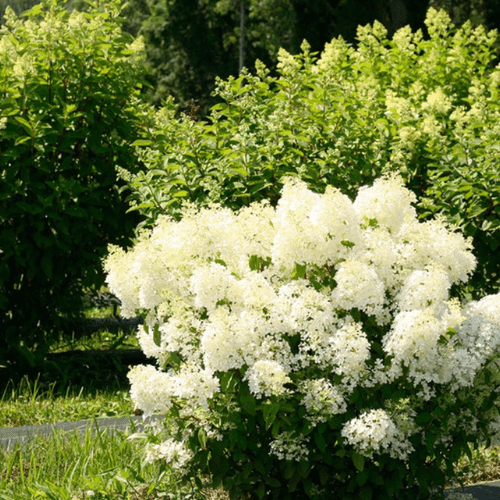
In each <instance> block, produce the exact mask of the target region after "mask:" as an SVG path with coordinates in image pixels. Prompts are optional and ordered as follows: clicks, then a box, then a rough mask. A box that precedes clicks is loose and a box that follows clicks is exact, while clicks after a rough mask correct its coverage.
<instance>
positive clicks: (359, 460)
mask: <svg viewBox="0 0 500 500" xmlns="http://www.w3.org/2000/svg"><path fill="white" fill-rule="evenodd" d="M352 462H353V463H354V467H356V469H358V471H359V472H363V470H364V469H365V457H364V456H363V455H360V454H359V453H356V452H353V454H352Z"/></svg>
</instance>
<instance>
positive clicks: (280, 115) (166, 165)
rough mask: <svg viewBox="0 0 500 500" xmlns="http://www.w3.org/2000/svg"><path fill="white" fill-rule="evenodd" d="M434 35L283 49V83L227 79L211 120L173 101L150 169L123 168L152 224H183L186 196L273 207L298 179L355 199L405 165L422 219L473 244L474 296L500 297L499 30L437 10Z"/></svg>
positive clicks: (366, 32) (260, 76)
mask: <svg viewBox="0 0 500 500" xmlns="http://www.w3.org/2000/svg"><path fill="white" fill-rule="evenodd" d="M426 26H427V31H428V34H429V37H428V38H424V37H423V35H422V33H421V32H420V31H418V32H416V33H412V31H411V29H410V28H409V27H406V28H403V29H401V30H399V31H398V32H397V33H396V34H394V36H393V38H392V40H389V39H388V37H387V31H386V29H385V28H384V27H383V26H382V25H381V24H380V23H377V22H376V23H375V24H374V25H373V26H366V27H360V28H359V29H358V45H357V47H356V48H353V47H351V46H350V45H349V44H348V43H346V42H345V41H344V40H343V39H342V38H338V39H334V40H333V41H332V42H331V43H330V44H327V46H326V47H325V50H324V51H323V53H322V54H321V55H320V56H318V55H317V54H314V53H311V52H310V51H309V48H308V46H307V44H306V43H304V45H303V52H302V53H301V54H299V55H297V56H292V55H290V54H288V53H286V52H285V51H281V52H280V56H279V63H278V73H279V74H278V76H277V77H272V76H270V72H269V71H268V69H267V68H265V67H264V66H263V65H262V64H257V66H256V72H255V74H250V73H248V72H247V73H246V74H243V75H241V76H240V77H239V78H230V79H228V80H224V81H222V80H219V82H218V87H217V91H216V94H217V96H218V97H219V98H220V99H221V100H222V102H221V103H220V104H217V105H215V106H214V107H213V108H212V110H211V113H210V115H209V117H208V119H207V121H199V120H198V121H197V117H196V116H193V115H191V116H188V115H182V116H180V117H176V115H175V105H174V104H173V102H172V101H170V102H169V103H167V105H166V106H165V107H164V109H162V110H160V111H159V112H158V115H157V128H156V129H155V133H154V135H153V134H151V135H146V136H144V137H143V141H142V148H141V152H140V154H141V157H142V159H143V160H144V162H145V164H146V166H147V168H146V169H145V170H143V171H141V172H139V173H137V174H131V173H126V172H122V175H123V177H124V178H126V179H127V181H128V183H129V187H130V188H131V197H130V198H131V202H132V204H133V205H134V207H133V208H134V209H136V210H139V211H140V212H141V214H143V215H144V216H145V217H146V218H147V219H148V220H149V222H150V223H151V222H153V221H154V220H155V219H156V218H157V217H158V215H159V214H162V213H167V214H170V215H173V216H174V217H178V216H179V213H180V212H179V211H180V207H181V205H182V200H190V201H192V202H195V203H197V204H198V205H200V206H205V205H207V204H209V203H211V202H220V203H222V204H224V205H226V206H229V207H231V208H239V207H242V206H245V205H248V204H249V203H250V202H252V201H257V200H262V199H268V200H270V201H271V203H273V204H275V203H276V202H277V200H278V198H279V192H280V189H281V187H282V179H283V178H284V177H285V176H289V175H295V176H299V177H300V178H301V179H303V180H305V181H306V182H307V183H308V185H309V186H310V187H311V189H312V190H314V191H317V192H323V191H324V189H325V188H326V186H327V185H332V186H335V187H338V188H340V189H341V190H342V191H343V192H345V193H348V194H350V195H354V193H355V192H356V189H357V188H358V187H359V186H360V185H363V184H369V183H371V182H372V181H373V179H375V178H376V177H377V176H378V175H379V174H380V173H382V172H386V171H399V172H401V174H402V175H403V177H404V179H405V181H406V184H407V186H408V187H410V188H411V189H412V190H413V191H414V192H415V193H416V194H417V196H418V198H419V206H418V211H419V213H420V215H421V216H423V217H428V216H434V215H438V214H441V215H442V216H444V217H445V218H446V219H448V220H449V221H450V222H452V223H454V224H456V225H458V226H459V227H460V228H461V229H462V230H463V231H464V234H465V235H466V236H470V237H472V238H473V244H474V247H475V254H476V256H477V257H478V261H479V265H478V267H477V270H476V272H475V274H474V276H473V278H472V280H471V281H470V286H469V292H471V291H474V293H477V294H478V295H480V294H482V293H484V292H492V291H495V290H497V289H498V269H499V265H500V252H498V248H499V246H500V182H499V177H498V175H497V173H496V172H497V161H498V160H497V158H498V151H499V148H500V125H499V124H500V111H499V105H498V86H499V82H500V68H499V67H495V65H494V61H495V60H496V57H497V49H498V43H497V34H496V32H494V31H492V32H489V33H487V32H485V30H484V28H483V27H478V28H475V29H473V28H472V27H471V24H470V23H465V24H464V25H463V26H462V27H461V28H459V29H456V28H455V27H454V26H453V24H452V23H451V21H450V19H449V17H448V15H447V14H446V13H444V11H439V12H438V11H436V10H434V9H430V10H429V11H428V14H427V18H426Z"/></svg>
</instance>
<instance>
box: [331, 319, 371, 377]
mask: <svg viewBox="0 0 500 500" xmlns="http://www.w3.org/2000/svg"><path fill="white" fill-rule="evenodd" d="M330 349H331V354H330V356H331V361H330V363H331V366H332V367H333V370H334V372H335V373H338V374H340V375H343V376H344V377H345V378H346V380H345V382H344V383H345V384H346V385H349V386H351V385H352V386H353V385H355V384H356V383H357V382H358V381H359V380H360V379H361V378H362V377H363V376H364V374H365V373H366V361H367V360H368V359H369V358H370V342H369V340H368V338H367V336H366V333H365V332H363V329H362V326H361V325H360V324H359V323H355V322H348V323H346V325H344V326H343V327H342V328H340V329H339V330H337V332H335V334H334V335H332V336H331V337H330Z"/></svg>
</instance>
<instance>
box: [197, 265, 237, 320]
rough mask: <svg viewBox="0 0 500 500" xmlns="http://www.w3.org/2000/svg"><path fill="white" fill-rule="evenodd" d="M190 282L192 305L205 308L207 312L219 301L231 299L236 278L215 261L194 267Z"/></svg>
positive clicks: (212, 309) (214, 307) (211, 310)
mask: <svg viewBox="0 0 500 500" xmlns="http://www.w3.org/2000/svg"><path fill="white" fill-rule="evenodd" d="M190 283H191V292H192V293H193V295H194V306H195V307H198V308H200V309H201V308H205V309H207V311H208V312H209V313H211V312H213V311H215V310H216V308H217V305H218V303H219V302H223V301H231V300H232V297H233V296H234V290H235V288H236V278H235V277H234V275H233V274H232V273H231V271H230V270H229V269H228V268H227V267H226V266H223V265H221V264H218V263H216V262H211V263H210V264H209V265H207V266H202V267H198V268H196V269H195V270H194V271H193V273H192V275H191V278H190Z"/></svg>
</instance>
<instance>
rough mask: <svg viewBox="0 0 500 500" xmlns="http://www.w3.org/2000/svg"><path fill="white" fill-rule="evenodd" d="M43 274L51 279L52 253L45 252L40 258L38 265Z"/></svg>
mask: <svg viewBox="0 0 500 500" xmlns="http://www.w3.org/2000/svg"><path fill="white" fill-rule="evenodd" d="M40 265H41V267H42V270H43V272H44V273H45V275H46V276H47V278H49V279H51V278H52V270H53V264H52V252H50V253H49V252H48V251H46V252H45V253H44V255H43V256H42V260H41V263H40Z"/></svg>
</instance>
